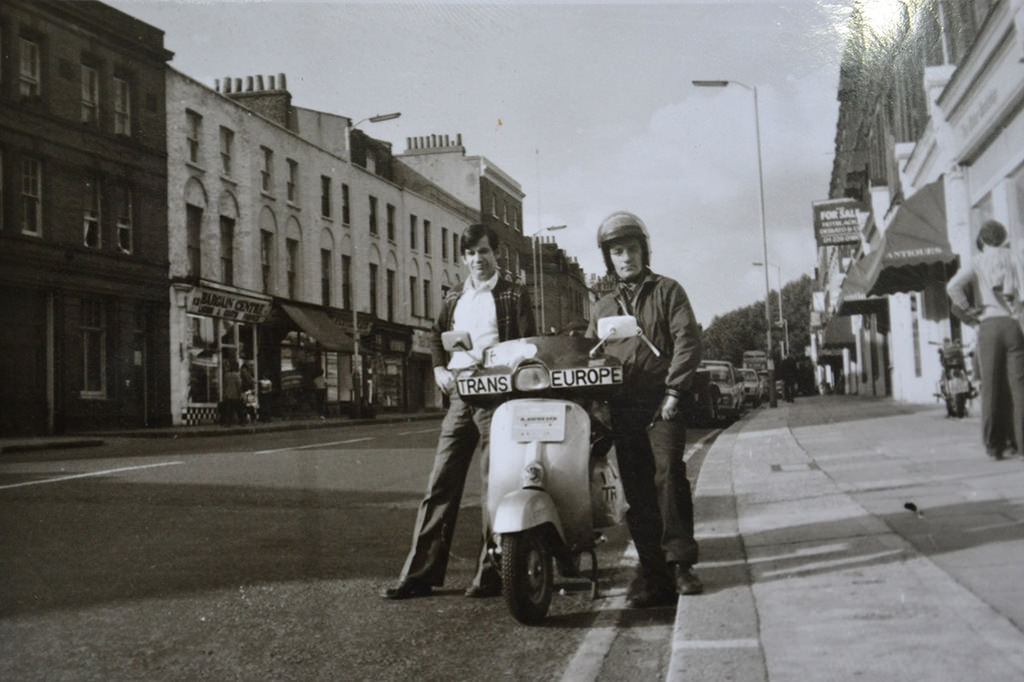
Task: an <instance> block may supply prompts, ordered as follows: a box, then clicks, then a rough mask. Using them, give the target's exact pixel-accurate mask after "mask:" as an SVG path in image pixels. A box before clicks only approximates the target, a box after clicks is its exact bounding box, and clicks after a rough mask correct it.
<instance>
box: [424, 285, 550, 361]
mask: <svg viewBox="0 0 1024 682" xmlns="http://www.w3.org/2000/svg"><path fill="white" fill-rule="evenodd" d="M468 281H469V280H468V279H466V280H465V281H463V282H462V284H460V285H459V286H457V287H454V288H452V289H451V291H449V292H448V293H447V294H446V295H445V297H444V301H443V302H442V304H441V312H440V314H439V315H438V316H437V320H435V321H434V328H433V329H432V333H431V337H430V354H431V357H432V359H433V366H434V367H444V366H445V365H447V364H448V352H447V351H446V350H445V349H444V346H442V345H441V334H442V333H443V332H447V331H451V330H452V324H453V323H454V322H455V304H456V303H458V302H459V297H460V296H462V292H463V290H464V289H465V287H466V282H468ZM491 295H492V296H494V310H495V312H496V313H497V315H498V338H499V339H500V340H501V341H508V340H509V339H519V338H522V337H525V336H536V334H537V327H536V325H535V323H534V321H533V308H532V307H531V306H530V295H529V293H527V291H526V287H524V286H523V285H521V284H516V283H515V282H513V281H512V279H511V276H510V275H509V274H508V273H506V272H501V273H500V274H499V275H498V282H497V283H496V284H495V285H494V289H493V290H492V291H491Z"/></svg>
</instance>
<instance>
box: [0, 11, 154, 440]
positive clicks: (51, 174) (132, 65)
mask: <svg viewBox="0 0 1024 682" xmlns="http://www.w3.org/2000/svg"><path fill="white" fill-rule="evenodd" d="M0 49H2V53H3V59H2V61H0V171H2V172H0V190H2V191H0V376H2V377H3V381H0V433H3V434H41V433H60V432H64V431H69V430H79V429H86V428H105V427H112V426H143V425H159V424H165V423H169V422H170V408H169V403H168V395H169V388H168V366H169V359H168V343H167V329H168V325H167V315H168V310H167V299H166V286H167V167H166V132H165V131H166V128H165V104H164V71H165V68H166V63H167V61H168V60H169V59H170V58H171V53H170V52H168V51H167V50H165V49H164V47H163V32H162V31H160V30H159V29H156V28H154V27H152V26H149V25H147V24H145V23H143V22H141V21H138V20H136V19H134V18H132V17H130V16H128V15H126V14H124V13H122V12H119V11H117V10H115V9H113V8H111V7H108V6H106V5H103V4H101V3H95V2H40V1H32V2H25V1H22V0H10V1H8V2H4V3H3V5H0Z"/></svg>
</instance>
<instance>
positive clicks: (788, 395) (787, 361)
mask: <svg viewBox="0 0 1024 682" xmlns="http://www.w3.org/2000/svg"><path fill="white" fill-rule="evenodd" d="M779 378H780V379H782V397H783V398H784V399H785V400H786V402H788V403H791V402H793V400H794V399H795V398H796V387H797V383H796V380H797V368H796V358H795V357H793V355H792V354H789V355H786V357H784V358H783V359H782V361H781V362H779Z"/></svg>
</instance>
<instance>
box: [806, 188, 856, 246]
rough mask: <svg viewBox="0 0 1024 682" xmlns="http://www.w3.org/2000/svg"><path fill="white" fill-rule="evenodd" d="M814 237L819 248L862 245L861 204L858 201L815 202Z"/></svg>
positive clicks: (834, 200) (830, 200)
mask: <svg viewBox="0 0 1024 682" xmlns="http://www.w3.org/2000/svg"><path fill="white" fill-rule="evenodd" d="M812 205H813V207H814V237H815V239H817V240H818V246H834V245H836V244H858V243H860V223H861V219H860V216H859V215H858V213H859V212H860V202H859V201H857V200H856V199H829V200H827V201H815V202H814V203H813V204H812Z"/></svg>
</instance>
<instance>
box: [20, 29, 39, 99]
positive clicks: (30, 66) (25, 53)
mask: <svg viewBox="0 0 1024 682" xmlns="http://www.w3.org/2000/svg"><path fill="white" fill-rule="evenodd" d="M40 90H41V86H40V82H39V45H38V44H36V43H34V42H32V41H31V40H26V39H25V38H21V61H20V63H19V65H18V93H19V94H20V95H21V96H22V97H38V96H39V93H40Z"/></svg>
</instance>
